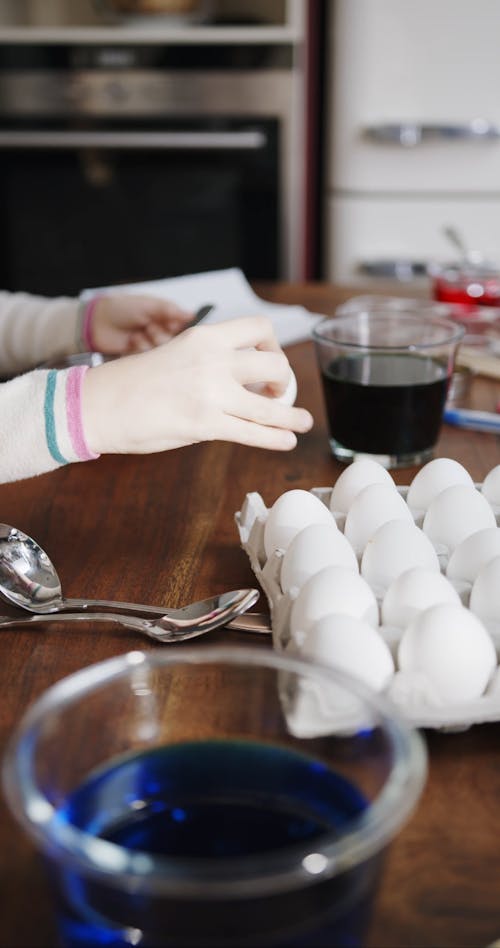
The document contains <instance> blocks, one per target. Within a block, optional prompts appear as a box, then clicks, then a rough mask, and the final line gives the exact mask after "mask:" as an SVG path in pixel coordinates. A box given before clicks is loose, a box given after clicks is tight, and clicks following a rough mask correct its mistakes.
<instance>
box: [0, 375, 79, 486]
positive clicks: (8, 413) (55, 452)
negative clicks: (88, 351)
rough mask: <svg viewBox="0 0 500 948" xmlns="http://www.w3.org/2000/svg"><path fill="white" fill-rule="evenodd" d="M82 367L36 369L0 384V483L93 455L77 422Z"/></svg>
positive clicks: (41, 472)
mask: <svg viewBox="0 0 500 948" xmlns="http://www.w3.org/2000/svg"><path fill="white" fill-rule="evenodd" d="M87 368H88V367H87V366H75V367H73V368H71V369H64V370H61V371H56V370H54V369H51V370H50V371H47V370H42V369H39V370H37V371H34V372H28V373H26V375H20V376H18V377H17V378H15V379H12V380H11V381H9V382H3V383H1V384H0V483H5V482H7V481H16V480H21V479H22V478H25V477H33V476H34V475H35V474H43V473H44V472H45V471H51V470H54V468H57V467H61V466H62V465H63V464H69V463H71V462H73V461H87V460H90V459H91V458H96V457H98V455H96V454H93V453H92V451H90V449H89V447H88V445H87V443H86V440H85V434H84V430H83V424H82V411H81V389H82V381H83V377H84V375H85V373H86V371H87Z"/></svg>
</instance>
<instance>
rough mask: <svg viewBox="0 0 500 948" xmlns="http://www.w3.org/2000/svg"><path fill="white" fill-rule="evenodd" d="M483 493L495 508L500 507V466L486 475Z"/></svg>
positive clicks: (482, 488)
mask: <svg viewBox="0 0 500 948" xmlns="http://www.w3.org/2000/svg"><path fill="white" fill-rule="evenodd" d="M481 492H482V494H483V496H484V497H486V500H487V501H488V503H490V504H491V505H492V506H493V507H500V464H497V466H496V467H493V468H492V469H491V471H489V473H488V474H487V475H486V477H485V479H484V481H483V483H482V485H481Z"/></svg>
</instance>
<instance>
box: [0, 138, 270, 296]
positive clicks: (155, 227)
mask: <svg viewBox="0 0 500 948" xmlns="http://www.w3.org/2000/svg"><path fill="white" fill-rule="evenodd" d="M0 206H1V207H2V228H1V234H2V236H1V238H0V240H1V242H2V244H3V246H1V248H0V250H1V252H0V272H1V277H0V285H1V286H2V287H3V288H5V289H8V290H25V291H28V292H32V293H41V294H47V295H57V294H61V293H65V294H66V293H67V294H76V293H77V292H78V291H79V290H80V289H82V288H83V287H93V286H102V285H108V284H115V283H121V282H123V283H125V282H135V281H141V280H150V279H157V278H161V277H167V276H177V275H180V274H183V273H192V272H197V271H203V270H210V269H219V268H224V267H232V266H238V267H241V268H242V269H243V271H244V272H245V274H246V276H247V277H248V278H249V279H273V278H276V277H278V276H279V272H278V271H279V260H280V252H281V248H280V247H279V237H278V230H279V228H278V220H279V208H278V123H277V122H276V121H274V120H264V121H261V120H259V121H258V122H251V121H244V120H242V121H237V120H233V119H231V120H215V119H200V120H199V121H196V122H193V121H192V120H190V121H189V124H186V123H183V122H180V121H179V122H176V123H169V125H168V127H166V126H165V125H162V126H160V125H156V126H154V125H153V124H152V123H150V122H148V127H147V128H145V127H144V125H143V124H141V123H139V122H137V123H135V124H134V123H130V124H128V125H127V127H126V128H123V127H113V126H112V125H110V123H109V122H108V123H107V124H106V125H103V124H102V125H100V124H99V123H95V122H94V123H93V125H92V127H89V126H88V125H87V126H86V125H85V124H84V123H83V122H81V123H80V124H79V125H78V124H75V122H73V123H71V127H70V126H69V125H67V126H66V127H61V126H60V125H59V126H56V125H54V124H52V125H50V123H49V124H47V123H45V124H44V125H43V127H42V126H41V125H39V124H38V125H34V124H33V123H31V124H30V127H29V128H26V127H22V126H19V125H18V126H17V127H15V128H13V127H10V128H7V129H6V128H5V127H4V128H2V129H0Z"/></svg>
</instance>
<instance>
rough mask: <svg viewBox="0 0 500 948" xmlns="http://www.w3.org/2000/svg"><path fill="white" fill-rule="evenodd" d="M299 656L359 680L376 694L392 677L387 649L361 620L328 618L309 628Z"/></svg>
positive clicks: (374, 630) (380, 638) (390, 659)
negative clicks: (330, 666)
mask: <svg viewBox="0 0 500 948" xmlns="http://www.w3.org/2000/svg"><path fill="white" fill-rule="evenodd" d="M301 654H302V655H305V656H307V657H308V658H312V659H314V660H315V661H316V662H321V663H322V664H325V665H332V666H333V667H334V668H339V669H341V670H342V671H343V672H346V673H347V674H349V675H352V676H353V677H356V678H359V679H360V680H361V681H363V682H364V683H365V684H366V685H368V686H369V687H371V688H374V689H375V690H376V691H382V690H383V689H384V688H386V687H387V685H388V684H389V681H390V680H391V678H392V676H393V674H394V661H393V658H392V655H391V653H390V651H389V648H388V646H387V645H386V643H385V642H384V640H383V638H382V636H381V635H380V634H379V632H377V631H376V629H374V628H373V626H371V625H370V624H369V623H368V622H365V621H364V620H363V619H357V618H355V617H354V616H348V615H338V614H337V615H329V616H325V617H324V618H323V619H320V620H319V621H318V622H315V623H314V625H313V626H312V627H311V628H310V629H309V631H308V633H307V635H306V637H305V640H304V643H303V645H302V647H301Z"/></svg>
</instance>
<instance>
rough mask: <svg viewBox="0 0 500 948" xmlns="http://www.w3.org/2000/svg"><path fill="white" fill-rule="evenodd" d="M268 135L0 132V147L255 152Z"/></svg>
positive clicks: (247, 132) (254, 132)
mask: <svg viewBox="0 0 500 948" xmlns="http://www.w3.org/2000/svg"><path fill="white" fill-rule="evenodd" d="M266 144H267V137H266V135H265V133H264V132H263V131H261V130H260V129H246V130H245V129H244V130H242V131H236V132H201V131H200V132H196V131H192V132H191V131H188V132H66V131H64V132H51V131H47V132H44V131H41V132H38V131H37V132H25V131H8V132H0V150H1V149H7V148H26V149H30V148H33V149H40V148H54V149H74V148H116V149H123V150H130V149H141V148H145V149H152V148H157V149H163V150H165V151H169V150H181V149H182V150H184V151H202V150H208V149H209V150H213V151H225V150H227V151H229V150H231V149H240V150H246V151H256V150H259V149H261V148H265V146H266Z"/></svg>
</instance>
